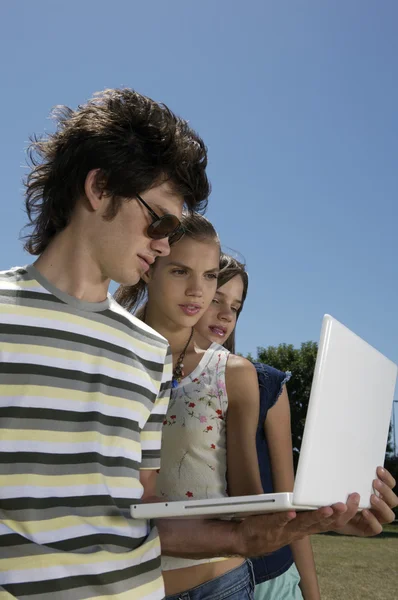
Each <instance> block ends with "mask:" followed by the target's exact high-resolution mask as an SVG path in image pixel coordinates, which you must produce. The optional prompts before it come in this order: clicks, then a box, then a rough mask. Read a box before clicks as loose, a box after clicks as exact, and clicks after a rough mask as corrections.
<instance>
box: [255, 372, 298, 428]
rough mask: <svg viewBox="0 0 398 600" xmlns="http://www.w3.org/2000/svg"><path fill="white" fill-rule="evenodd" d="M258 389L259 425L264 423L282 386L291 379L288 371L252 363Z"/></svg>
mask: <svg viewBox="0 0 398 600" xmlns="http://www.w3.org/2000/svg"><path fill="white" fill-rule="evenodd" d="M254 366H255V367H256V371H257V377H258V383H259V387H260V419H259V422H260V423H264V421H265V419H266V417H267V412H268V411H269V409H270V408H272V407H273V406H274V404H275V403H276V401H277V400H278V398H279V396H280V395H281V393H282V390H283V386H284V385H285V384H286V383H287V382H288V381H289V379H290V377H291V373H290V371H286V372H283V371H279V370H278V369H275V368H274V367H271V366H269V365H266V364H263V363H254Z"/></svg>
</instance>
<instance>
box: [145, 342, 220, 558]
mask: <svg viewBox="0 0 398 600" xmlns="http://www.w3.org/2000/svg"><path fill="white" fill-rule="evenodd" d="M228 355H229V352H228V350H226V349H225V348H224V347H223V346H220V345H219V344H215V343H214V344H212V345H211V346H210V347H209V348H208V350H207V351H206V352H205V353H204V355H203V357H202V360H201V361H200V363H199V364H198V366H197V367H196V369H194V371H193V372H192V373H191V374H190V375H188V376H187V377H185V378H184V379H183V380H182V381H181V382H180V384H179V385H178V387H176V388H174V389H172V391H171V398H170V403H169V408H168V411H167V414H166V418H165V420H164V423H163V434H162V447H161V469H160V472H159V476H158V482H157V493H158V495H160V496H166V497H167V498H168V499H169V500H187V499H192V500H198V499H203V498H220V497H224V496H227V495H228V494H227V448H226V423H225V422H226V414H227V409H228V397H227V391H226V387H225V369H226V365H227V360H228ZM213 560H220V559H203V560H189V559H182V558H174V557H164V556H162V568H163V569H164V570H168V569H179V568H183V567H186V566H192V565H195V564H199V563H204V562H212V561H213Z"/></svg>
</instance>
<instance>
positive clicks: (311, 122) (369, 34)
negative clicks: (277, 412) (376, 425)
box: [0, 0, 398, 419]
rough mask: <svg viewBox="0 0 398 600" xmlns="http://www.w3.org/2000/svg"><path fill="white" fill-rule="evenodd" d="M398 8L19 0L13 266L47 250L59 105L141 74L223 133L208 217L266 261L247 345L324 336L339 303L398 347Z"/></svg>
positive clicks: (8, 230)
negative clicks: (31, 160) (31, 205)
mask: <svg viewBox="0 0 398 600" xmlns="http://www.w3.org/2000/svg"><path fill="white" fill-rule="evenodd" d="M397 20H398V5H397V3H396V2H395V1H394V0H383V2H374V1H373V0H346V1H345V2H344V3H343V2H337V3H336V2H335V1H334V0H324V1H323V2H319V1H318V0H301V1H300V2H295V1H292V0H291V1H286V0H278V1H276V0H274V1H272V2H271V1H264V0H262V1H260V0H247V1H246V2H244V3H242V2H236V1H235V0H233V1H227V0H218V1H214V0H201V2H200V3H199V2H195V3H194V2H192V1H187V0H185V1H183V0H169V1H168V2H167V3H166V2H162V1H160V0H154V1H153V2H150V3H146V2H136V1H126V0H117V1H115V2H113V3H109V2H104V1H103V0H99V1H95V2H94V1H93V0H85V1H84V2H81V1H79V2H78V1H77V0H69V1H68V2H67V3H63V4H58V3H54V2H50V1H47V0H46V1H44V0H38V1H37V2H35V3H27V2H25V3H15V2H11V0H6V1H5V2H3V3H2V19H1V24H0V51H1V56H2V57H3V58H2V61H1V64H0V81H1V88H2V94H1V111H0V131H1V144H0V161H1V172H2V183H3V192H2V197H1V200H0V202H1V213H0V214H1V222H0V250H1V257H2V263H3V265H4V267H7V266H10V265H15V264H26V263H27V262H29V260H30V259H29V257H28V256H27V255H25V254H24V253H23V251H22V244H21V242H20V241H19V239H18V233H19V231H20V230H21V228H22V227H23V225H24V223H25V215H24V212H23V201H22V197H23V196H22V194H23V189H22V185H21V179H22V176H23V174H24V173H25V172H26V168H25V167H24V164H25V155H24V149H25V148H26V146H27V140H28V137H29V135H30V134H32V133H34V132H43V131H44V130H45V129H51V123H50V122H49V121H48V113H49V111H50V109H51V107H52V106H54V105H56V104H68V105H70V106H72V107H75V106H76V105H77V104H78V103H79V102H83V101H84V100H85V99H87V98H88V97H90V96H91V95H92V93H93V92H94V91H96V90H100V89H104V88H105V87H117V86H129V87H134V88H136V89H137V90H138V91H140V92H141V93H144V94H146V95H149V96H151V97H153V98H155V99H156V100H159V101H163V102H165V103H166V104H168V105H169V106H170V107H171V108H172V109H173V110H174V111H175V112H177V113H178V114H180V115H181V116H183V117H185V118H187V119H189V120H190V122H191V124H192V125H193V126H194V127H195V128H196V129H197V130H198V131H199V132H200V134H201V135H202V136H203V138H204V139H205V141H206V143H207V145H208V148H209V160H210V167H209V175H210V177H211V180H212V185H213V193H212V196H211V200H210V204H209V210H208V216H209V218H210V219H211V220H212V221H213V222H214V223H215V225H216V227H217V229H218V231H219V233H220V236H221V239H222V242H223V244H224V245H225V246H227V247H229V248H233V249H234V250H236V251H237V252H239V253H241V254H242V255H243V256H244V257H245V259H246V261H247V265H248V270H249V273H250V291H249V297H248V301H247V304H246V307H245V310H244V312H243V314H242V317H241V321H240V323H239V329H238V336H237V338H238V349H239V350H240V351H241V352H242V353H244V354H245V353H247V352H249V351H250V352H252V353H253V354H255V352H256V347H257V346H268V345H271V344H272V345H276V344H278V343H280V342H287V343H293V344H295V345H299V344H300V343H301V342H303V341H306V340H317V339H318V335H319V328H320V323H321V318H322V315H323V314H324V313H325V312H329V313H331V314H332V315H334V316H336V317H337V318H339V319H340V320H341V321H343V322H344V323H345V324H347V325H348V326H349V327H350V328H352V329H353V330H354V331H356V332H357V333H358V334H359V335H361V336H362V337H364V338H365V339H366V340H368V341H369V342H370V343H372V344H373V345H375V346H376V347H377V348H378V349H379V350H381V351H382V352H383V353H385V354H387V355H388V356H389V357H390V358H391V359H393V360H394V361H396V362H398V316H397V307H398V277H397V274H398V262H397V256H398V252H397V249H398V243H397V222H398V203H397V187H398V169H397V156H398V148H397V146H398V136H397V133H398V131H397V129H398V111H397V106H398V84H397V66H398V59H397V57H398V36H397V34H396V23H397ZM397 396H398V394H396V397H397ZM397 413H398V411H397ZM397 419H398V414H397Z"/></svg>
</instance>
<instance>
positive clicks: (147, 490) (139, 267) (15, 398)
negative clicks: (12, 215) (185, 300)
mask: <svg viewBox="0 0 398 600" xmlns="http://www.w3.org/2000/svg"><path fill="white" fill-rule="evenodd" d="M58 117H59V118H58V128H57V131H56V133H54V134H53V135H51V136H49V137H48V138H47V139H43V140H39V141H35V142H34V143H33V144H32V148H31V149H32V150H33V152H34V153H35V154H36V158H35V159H34V162H33V168H32V170H31V173H30V175H29V176H28V178H27V182H26V208H27V212H28V215H29V217H30V223H31V226H32V231H31V234H30V235H29V236H28V237H27V242H26V248H27V250H28V251H29V252H30V253H31V254H34V255H38V258H37V260H36V262H35V263H34V264H33V265H30V266H28V267H27V268H16V269H15V268H14V269H11V270H9V271H5V272H2V273H1V274H0V428H1V431H0V547H1V551H0V597H1V598H32V599H33V598H35V599H36V598H37V599H38V598H40V599H41V600H45V599H47V598H48V599H52V598H54V597H56V598H62V599H65V600H66V599H68V600H69V599H70V600H72V599H73V600H78V599H83V598H94V597H95V598H105V597H106V598H111V597H115V598H116V597H117V598H124V597H126V598H127V597H128V598H129V600H134V599H141V598H148V599H158V598H159V599H160V598H163V596H164V588H163V581H162V577H161V571H160V557H159V555H160V544H159V538H158V535H157V532H156V529H152V530H150V529H149V527H148V525H147V523H145V522H139V523H135V522H133V521H132V519H131V518H130V516H129V507H130V505H131V503H132V502H133V500H134V499H140V498H141V497H145V495H148V494H151V493H152V490H151V481H152V479H153V477H152V473H155V469H158V468H159V466H160V463H159V456H160V437H161V424H162V421H163V418H164V416H163V415H164V413H165V411H166V410H167V405H168V397H169V388H170V378H171V361H170V356H169V355H168V346H167V342H166V340H165V339H164V338H162V337H161V336H160V335H158V334H156V333H155V332H154V331H153V330H151V329H150V328H149V327H147V326H145V325H144V324H142V323H141V322H140V321H138V320H137V319H135V318H134V317H132V316H131V315H130V314H129V313H127V312H126V311H124V310H123V309H121V307H120V306H119V305H118V304H117V303H116V302H115V301H113V299H112V298H111V297H110V296H109V295H108V286H109V283H110V281H111V280H115V281H118V282H123V283H129V284H133V283H136V282H137V281H138V280H139V279H140V277H141V275H142V274H143V273H144V272H145V271H146V270H147V269H148V268H149V265H150V264H151V263H152V262H153V261H154V260H155V259H156V257H157V256H162V255H166V254H168V253H169V251H170V248H169V241H171V240H172V239H174V240H175V239H177V238H178V237H179V236H180V235H181V229H180V221H179V217H180V216H181V214H182V208H183V205H185V206H186V207H187V208H188V209H190V210H198V209H203V208H205V205H206V202H207V197H208V194H209V183H208V179H207V176H206V172H205V170H206V162H207V158H206V149H205V146H204V144H203V142H202V140H201V139H200V137H199V136H198V135H196V133H195V132H194V131H192V129H191V128H189V127H188V125H187V123H186V122H185V121H183V120H181V119H179V118H177V117H176V116H175V115H174V114H173V113H172V112H171V111H169V110H168V108H167V107H165V106H163V105H160V104H157V103H156V102H154V101H152V100H150V99H149V98H146V97H144V96H141V95H140V94H138V93H136V92H134V91H131V90H108V91H106V92H104V93H101V94H98V95H96V96H95V97H94V98H93V99H91V100H90V101H89V102H88V103H87V104H85V105H83V106H80V107H79V108H78V110H76V111H71V110H69V109H66V108H64V109H61V111H60V112H59V115H58ZM134 501H135V500H134Z"/></svg>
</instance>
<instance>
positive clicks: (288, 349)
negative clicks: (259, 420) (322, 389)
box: [257, 342, 318, 466]
mask: <svg viewBox="0 0 398 600" xmlns="http://www.w3.org/2000/svg"><path fill="white" fill-rule="evenodd" d="M317 352H318V344H317V343H316V342H304V343H303V344H301V347H300V348H294V346H293V345H292V344H280V345H279V346H270V347H268V348H261V347H260V348H258V349H257V360H258V361H259V362H263V363H266V364H268V365H270V366H272V367H275V368H276V369H280V370H281V371H291V372H292V377H291V379H290V381H288V383H287V386H286V387H287V391H288V394H289V399H290V410H291V415H292V440H293V451H294V463H295V466H296V465H297V462H298V457H299V453H300V448H301V440H302V436H303V429H304V424H305V418H306V415H307V408H308V401H309V399H310V392H311V383H312V377H313V374H314V368H315V361H316V355H317Z"/></svg>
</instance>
